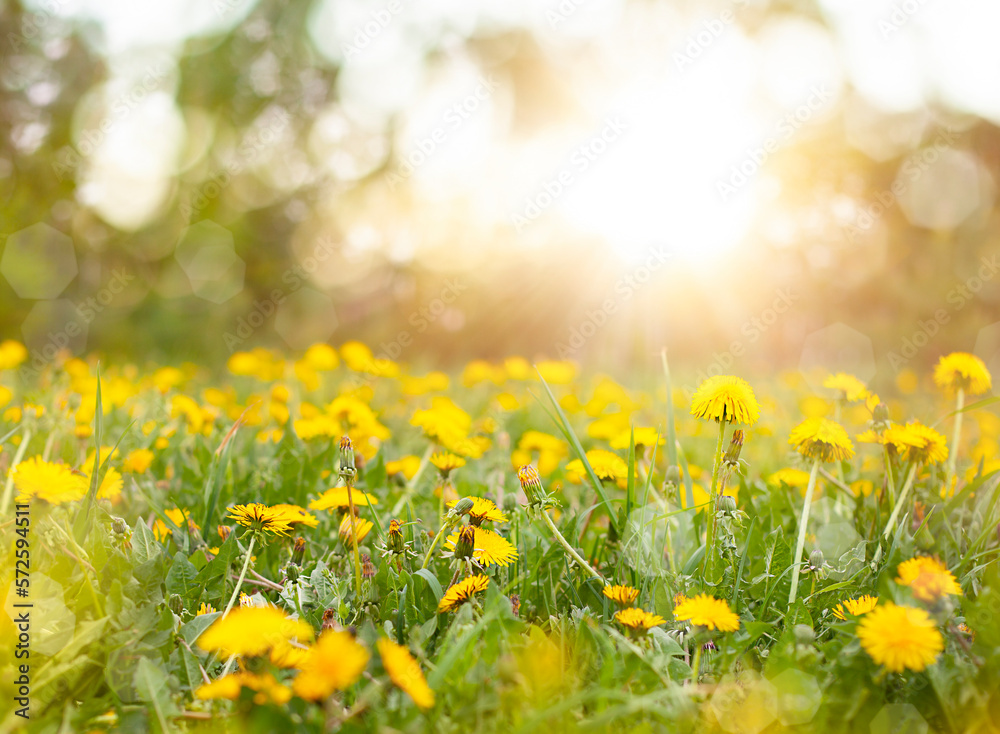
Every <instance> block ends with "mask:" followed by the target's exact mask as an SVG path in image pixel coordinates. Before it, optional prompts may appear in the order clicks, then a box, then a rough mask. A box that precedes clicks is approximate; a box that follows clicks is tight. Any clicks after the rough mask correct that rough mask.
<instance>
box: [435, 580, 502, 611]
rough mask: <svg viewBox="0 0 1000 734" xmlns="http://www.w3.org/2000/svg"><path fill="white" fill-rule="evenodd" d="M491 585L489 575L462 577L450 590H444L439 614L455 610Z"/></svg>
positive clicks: (439, 604)
mask: <svg viewBox="0 0 1000 734" xmlns="http://www.w3.org/2000/svg"><path fill="white" fill-rule="evenodd" d="M489 585H490V579H489V577H487V576H483V575H482V574H479V575H477V576H469V577H467V578H464V579H462V580H461V581H459V582H458V583H457V584H453V585H452V586H450V587H448V590H447V591H446V592H444V595H443V596H442V597H441V601H440V602H438V608H437V610H438V614H443V613H444V612H453V611H455V610H456V609H458V607H460V606H461V605H462V604H464V603H465V602H467V601H469V600H470V599H471V598H472V597H473V596H475V595H476V594H478V593H479V592H481V591H485V590H486V587H487V586H489Z"/></svg>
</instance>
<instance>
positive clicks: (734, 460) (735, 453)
mask: <svg viewBox="0 0 1000 734" xmlns="http://www.w3.org/2000/svg"><path fill="white" fill-rule="evenodd" d="M745 440H746V435H745V434H744V433H743V431H742V430H740V429H737V430H735V431H733V437H732V439H731V440H730V441H729V448H728V449H726V455H725V457H723V459H722V461H723V462H724V463H726V464H731V465H733V466H735V465H736V464H738V463H740V451H742V450H743V442H744V441H745Z"/></svg>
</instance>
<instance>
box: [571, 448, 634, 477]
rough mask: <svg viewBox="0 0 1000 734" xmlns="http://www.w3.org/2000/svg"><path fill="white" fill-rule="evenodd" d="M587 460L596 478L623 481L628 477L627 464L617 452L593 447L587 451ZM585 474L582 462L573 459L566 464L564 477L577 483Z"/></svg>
mask: <svg viewBox="0 0 1000 734" xmlns="http://www.w3.org/2000/svg"><path fill="white" fill-rule="evenodd" d="M587 461H588V463H589V464H590V467H591V468H592V469H593V470H594V474H596V475H597V478H598V479H601V480H605V481H612V482H624V481H625V480H626V478H627V477H628V464H626V463H625V460H624V459H622V457H620V456H619V455H618V454H615V453H612V452H611V451H606V450H604V449H594V450H592V451H588V452H587ZM586 476H587V470H586V468H584V466H583V462H582V461H580V460H579V459H573V461H571V462H569V463H568V464H567V465H566V478H567V479H569V480H570V481H571V482H574V483H576V484H579V483H581V482H583V479H584V477H586Z"/></svg>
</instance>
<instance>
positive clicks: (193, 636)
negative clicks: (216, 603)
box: [177, 612, 222, 645]
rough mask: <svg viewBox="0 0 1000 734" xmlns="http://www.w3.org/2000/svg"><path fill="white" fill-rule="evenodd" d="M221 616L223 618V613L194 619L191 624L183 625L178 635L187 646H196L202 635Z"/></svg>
mask: <svg viewBox="0 0 1000 734" xmlns="http://www.w3.org/2000/svg"><path fill="white" fill-rule="evenodd" d="M220 616H222V612H212V613H211V614H201V615H199V616H197V617H195V618H194V619H192V620H191V621H190V622H185V623H184V624H182V625H181V627H180V629H179V630H178V632H177V633H178V634H179V635H180V636H181V638H183V640H184V641H185V642H186V643H187V644H189V645H194V643H195V642H197V640H198V638H199V637H201V633H202V632H204V631H205V630H207V629H208V628H209V627H211V626H212V622H214V621H215V620H217V619H218V618H219V617H220Z"/></svg>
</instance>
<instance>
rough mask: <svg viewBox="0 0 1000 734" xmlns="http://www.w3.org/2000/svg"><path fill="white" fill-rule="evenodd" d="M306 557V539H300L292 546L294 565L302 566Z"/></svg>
mask: <svg viewBox="0 0 1000 734" xmlns="http://www.w3.org/2000/svg"><path fill="white" fill-rule="evenodd" d="M305 557H306V539H305V538H303V537H301V536H300V537H298V538H296V539H295V545H294V546H292V563H294V564H296V565H298V566H301V565H302V561H303V559H305Z"/></svg>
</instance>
